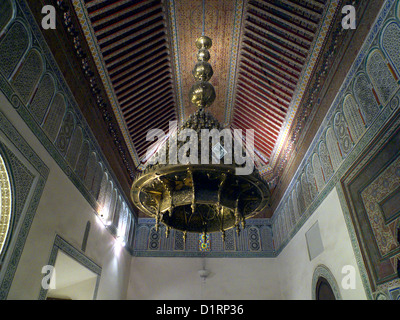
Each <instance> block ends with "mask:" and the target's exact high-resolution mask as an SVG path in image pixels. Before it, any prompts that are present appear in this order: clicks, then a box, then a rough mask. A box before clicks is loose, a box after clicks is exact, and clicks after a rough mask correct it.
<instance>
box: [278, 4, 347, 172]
mask: <svg viewBox="0 0 400 320" xmlns="http://www.w3.org/2000/svg"><path fill="white" fill-rule="evenodd" d="M340 2H341V0H331V2H330V5H329V8H328V9H327V10H326V12H325V16H324V18H323V21H322V23H321V25H320V27H319V31H318V36H317V38H316V40H315V41H314V47H313V50H312V52H311V54H310V55H309V56H308V58H307V59H308V61H307V67H306V68H305V69H304V70H303V72H302V76H301V81H300V84H299V85H298V86H297V88H296V92H295V94H294V99H293V100H292V102H291V105H290V106H289V110H288V113H287V116H286V119H285V122H284V124H283V126H282V129H281V131H280V133H279V136H278V139H277V143H276V144H275V147H274V149H273V150H272V153H271V158H270V164H271V166H272V167H274V166H275V164H276V163H277V160H278V158H279V154H280V152H281V150H282V147H283V145H284V143H285V140H286V137H287V136H288V133H289V130H290V127H291V125H292V123H293V120H294V119H295V116H296V113H297V110H298V108H299V106H300V103H301V101H302V99H303V96H304V94H305V92H306V89H307V85H308V83H309V81H310V79H311V77H312V74H313V70H314V67H315V65H316V63H317V61H318V57H319V54H320V52H321V50H322V49H323V45H324V42H325V38H326V36H327V35H328V33H329V29H330V25H331V23H332V20H333V19H334V17H335V13H336V10H337V8H338V5H339V3H340Z"/></svg>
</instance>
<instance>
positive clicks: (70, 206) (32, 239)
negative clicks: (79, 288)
mask: <svg viewBox="0 0 400 320" xmlns="http://www.w3.org/2000/svg"><path fill="white" fill-rule="evenodd" d="M0 110H1V111H2V112H3V113H4V114H5V115H6V117H7V118H8V120H9V121H10V122H11V123H12V124H13V126H14V127H15V128H16V129H17V130H18V131H19V133H20V134H21V135H22V137H24V139H25V140H26V141H27V142H28V143H29V145H30V146H31V147H32V149H33V150H34V151H35V152H36V154H38V155H39V157H40V158H41V159H42V161H43V162H44V163H45V164H46V166H47V167H48V168H49V170H50V173H49V176H48V179H47V182H46V185H45V187H44V190H43V194H42V196H41V199H40V203H39V206H38V208H37V212H36V214H35V217H34V219H33V222H32V225H31V228H30V231H29V234H28V237H27V240H26V243H25V246H24V250H23V252H22V255H21V258H20V260H19V263H18V267H17V270H16V273H15V275H14V278H13V281H12V285H11V288H10V291H9V294H8V299H37V298H38V296H39V292H40V289H41V280H42V278H43V276H44V274H42V273H41V270H42V267H43V266H44V265H47V263H48V261H49V257H50V252H51V249H52V247H53V243H54V238H55V235H56V234H58V235H60V236H61V237H62V238H63V239H64V240H66V241H67V242H68V243H70V244H71V245H72V246H74V247H75V248H76V249H78V250H79V249H80V248H81V244H82V240H83V236H84V232H85V228H86V223H87V221H88V220H89V221H90V222H91V229H90V233H89V238H88V242H87V246H86V252H85V253H84V254H85V255H86V256H87V257H88V258H90V259H91V260H93V261H94V262H95V263H96V264H98V265H99V266H100V267H102V274H101V280H100V284H99V290H98V299H123V298H125V296H126V286H127V282H128V273H127V272H126V270H127V269H128V268H129V264H130V261H131V258H130V255H129V254H128V253H127V252H126V250H125V249H120V248H118V246H116V243H115V240H114V238H113V237H112V236H111V235H110V233H109V232H108V231H107V230H105V228H104V227H103V225H102V224H101V223H99V221H98V219H97V216H96V214H95V212H94V210H93V208H92V207H91V206H90V205H89V203H88V202H87V201H86V200H85V198H84V197H83V196H82V195H81V193H80V192H79V191H78V190H77V189H76V187H75V186H74V185H73V183H72V182H71V181H70V180H69V178H68V177H67V176H66V175H65V174H64V172H63V171H62V170H61V169H60V168H59V166H58V165H57V163H56V162H55V161H54V160H53V158H52V157H51V156H50V155H49V154H48V152H47V151H46V149H45V148H44V147H43V146H42V144H41V143H40V142H39V140H37V138H36V137H35V136H34V134H33V133H32V132H31V131H30V129H29V128H28V127H27V125H26V124H25V122H24V121H23V120H22V119H21V117H20V116H19V115H18V113H17V112H16V111H15V110H14V108H13V107H12V105H11V104H10V103H9V102H8V100H7V99H6V98H5V97H4V95H3V94H2V93H1V92H0Z"/></svg>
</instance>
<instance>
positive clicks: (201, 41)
mask: <svg viewBox="0 0 400 320" xmlns="http://www.w3.org/2000/svg"><path fill="white" fill-rule="evenodd" d="M211 46H212V40H211V38H209V37H207V36H201V37H200V38H198V39H197V40H196V47H197V49H210V48H211Z"/></svg>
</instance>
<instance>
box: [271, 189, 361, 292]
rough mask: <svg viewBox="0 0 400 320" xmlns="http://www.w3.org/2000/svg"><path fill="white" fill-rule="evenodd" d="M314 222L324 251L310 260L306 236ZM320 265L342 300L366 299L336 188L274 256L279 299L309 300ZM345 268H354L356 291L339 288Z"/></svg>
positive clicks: (344, 274)
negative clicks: (329, 277)
mask: <svg viewBox="0 0 400 320" xmlns="http://www.w3.org/2000/svg"><path fill="white" fill-rule="evenodd" d="M316 221H318V224H319V228H320V232H321V238H322V243H323V246H324V251H323V252H322V253H321V254H319V255H318V256H317V257H315V258H314V259H313V260H312V261H310V259H309V255H308V249H307V243H306V237H305V234H306V232H307V231H308V230H309V229H310V227H311V226H313V225H314V223H315V222H316ZM319 264H323V265H325V266H326V267H327V268H328V269H329V270H330V271H331V272H332V274H333V276H334V277H335V279H336V282H337V284H338V287H339V290H340V293H341V296H342V298H343V299H344V300H349V299H350V300H358V299H366V294H365V291H364V287H363V284H362V282H361V277H360V273H359V269H358V266H357V263H356V259H355V255H354V251H353V247H352V244H351V240H350V236H349V233H348V231H347V227H346V222H345V220H344V216H343V212H342V209H341V206H340V201H339V197H338V194H337V191H336V188H334V189H333V190H332V191H331V192H330V194H329V195H328V196H327V197H326V198H325V199H324V201H323V202H322V203H321V205H320V206H319V207H318V208H317V210H316V211H314V213H313V214H312V215H311V217H309V219H308V220H307V221H306V222H305V224H304V225H303V226H302V228H301V229H300V230H299V231H298V232H297V234H296V235H295V236H294V237H293V239H292V240H291V241H290V242H289V243H288V245H287V246H286V247H285V248H284V249H283V251H282V252H281V253H280V254H279V256H278V257H277V266H278V270H279V279H280V285H281V292H282V299H285V300H297V299H303V300H309V299H311V297H312V288H311V287H312V277H313V273H314V270H315V268H316V267H317V266H318V265H319ZM345 265H351V266H354V268H355V270H356V282H355V284H356V287H355V289H347V290H345V289H343V287H342V285H341V283H342V279H343V278H344V277H345V276H346V274H348V273H342V268H343V266H345Z"/></svg>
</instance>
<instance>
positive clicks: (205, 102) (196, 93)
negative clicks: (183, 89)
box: [189, 82, 215, 108]
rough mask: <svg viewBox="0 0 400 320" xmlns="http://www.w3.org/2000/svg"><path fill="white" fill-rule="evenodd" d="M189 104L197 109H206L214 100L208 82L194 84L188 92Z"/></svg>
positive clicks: (212, 90)
mask: <svg viewBox="0 0 400 320" xmlns="http://www.w3.org/2000/svg"><path fill="white" fill-rule="evenodd" d="M189 99H190V102H191V103H193V104H194V105H195V106H196V107H198V108H207V107H209V106H210V105H211V104H212V103H213V102H214V100H215V90H214V87H213V86H212V85H211V84H210V83H209V82H196V83H195V84H194V85H193V86H192V88H191V89H190V91H189Z"/></svg>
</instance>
